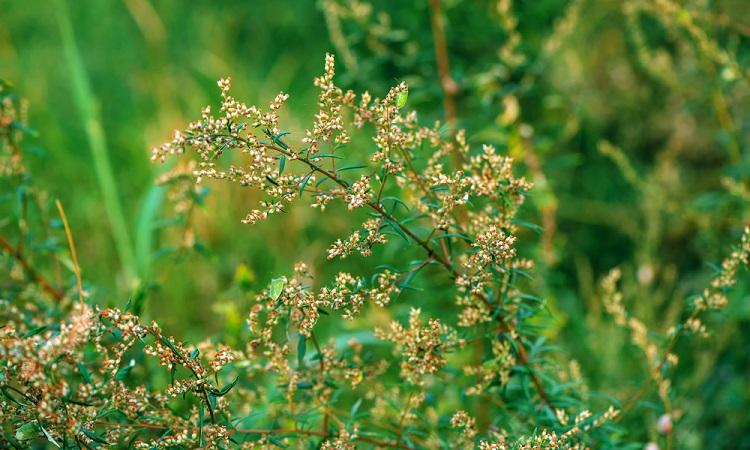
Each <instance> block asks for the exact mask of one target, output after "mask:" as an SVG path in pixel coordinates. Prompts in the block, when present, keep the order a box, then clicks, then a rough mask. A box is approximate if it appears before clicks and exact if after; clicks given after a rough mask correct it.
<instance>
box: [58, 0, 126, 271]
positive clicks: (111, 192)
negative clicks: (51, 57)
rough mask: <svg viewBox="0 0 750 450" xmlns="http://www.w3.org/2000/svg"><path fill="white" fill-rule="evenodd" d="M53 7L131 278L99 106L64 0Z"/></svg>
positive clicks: (101, 185)
mask: <svg viewBox="0 0 750 450" xmlns="http://www.w3.org/2000/svg"><path fill="white" fill-rule="evenodd" d="M55 10H56V13H57V21H58V25H59V27H60V35H61V38H62V45H63V50H64V52H65V57H66V59H67V60H68V69H69V71H70V77H71V82H72V85H73V86H72V87H73V97H74V101H75V103H76V106H77V107H78V113H79V115H80V119H81V121H82V122H83V124H84V127H85V131H86V135H87V138H88V142H89V148H90V150H91V156H92V159H93V162H94V172H95V173H96V178H97V181H98V183H99V189H100V190H101V192H102V196H103V197H104V209H105V211H106V213H107V217H108V219H109V222H110V225H111V226H112V234H113V237H114V240H115V247H116V249H117V254H118V256H119V258H120V264H121V265H122V268H123V270H124V271H125V275H126V278H127V280H128V282H132V281H134V277H135V274H136V273H137V271H136V263H135V255H134V252H133V246H132V243H131V239H130V234H129V232H128V226H127V223H126V221H125V215H124V214H123V211H122V206H121V204H120V199H119V196H118V192H117V185H116V183H115V177H114V173H113V171H112V164H111V163H110V161H109V155H108V150H107V140H106V136H105V133H104V128H103V127H102V122H101V118H100V115H99V107H98V105H97V102H96V99H95V97H94V94H93V92H92V90H91V85H90V83H89V79H88V76H87V74H86V69H85V67H84V65H83V61H82V59H81V54H80V52H79V51H78V46H77V45H76V41H75V34H74V32H73V25H72V23H71V20H70V16H69V14H68V8H67V5H66V3H65V0H57V1H56V2H55Z"/></svg>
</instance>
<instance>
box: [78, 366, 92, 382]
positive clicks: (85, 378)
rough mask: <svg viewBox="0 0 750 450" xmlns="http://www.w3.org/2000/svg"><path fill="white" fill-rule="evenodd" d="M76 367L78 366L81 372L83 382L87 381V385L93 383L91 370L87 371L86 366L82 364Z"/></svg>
mask: <svg viewBox="0 0 750 450" xmlns="http://www.w3.org/2000/svg"><path fill="white" fill-rule="evenodd" d="M76 365H77V366H78V371H79V372H81V376H82V377H83V381H85V382H86V383H87V384H88V383H91V372H89V369H87V368H86V366H84V365H83V363H81V362H77V363H76Z"/></svg>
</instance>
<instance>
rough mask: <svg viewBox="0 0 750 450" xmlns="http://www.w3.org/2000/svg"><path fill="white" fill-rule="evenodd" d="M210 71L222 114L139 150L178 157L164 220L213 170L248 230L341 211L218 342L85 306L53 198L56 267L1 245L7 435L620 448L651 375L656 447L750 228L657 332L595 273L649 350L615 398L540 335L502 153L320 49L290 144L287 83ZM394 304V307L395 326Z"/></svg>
mask: <svg viewBox="0 0 750 450" xmlns="http://www.w3.org/2000/svg"><path fill="white" fill-rule="evenodd" d="M443 81H444V82H445V80H443ZM218 84H219V87H220V90H221V99H222V101H221V106H220V107H219V109H218V111H217V112H216V113H214V112H213V111H212V108H210V107H206V108H205V109H204V110H203V113H202V115H201V118H200V119H199V120H197V121H195V122H193V123H191V124H189V125H188V126H187V127H186V128H185V129H183V130H179V131H177V132H175V135H174V139H173V140H172V141H170V142H168V143H166V144H164V145H162V146H161V147H157V148H155V149H154V150H153V159H155V160H161V161H164V160H166V159H167V158H174V157H177V158H178V159H181V160H182V159H186V160H188V161H187V162H184V164H185V165H184V166H179V168H178V169H176V171H174V172H173V173H172V174H171V175H166V176H165V180H172V181H174V182H175V183H177V184H175V186H174V192H173V196H174V197H173V198H174V199H176V200H177V201H178V205H177V212H178V214H179V215H180V216H181V217H184V214H190V211H191V209H192V206H191V205H192V204H193V202H194V201H195V200H196V198H197V197H196V194H195V193H196V192H197V191H196V188H195V186H194V185H195V184H198V183H207V182H212V181H224V182H229V183H232V184H233V185H235V186H237V188H244V189H247V190H251V191H253V192H255V193H257V194H260V195H261V197H262V199H261V200H260V202H259V204H258V206H256V207H254V208H253V209H251V210H250V211H249V212H247V214H246V216H245V218H244V220H243V221H244V222H245V223H247V224H255V223H257V222H259V221H262V220H266V219H268V218H269V216H271V215H278V214H284V213H285V212H287V211H289V210H290V209H291V208H292V207H294V205H295V204H296V203H303V202H304V203H309V204H310V205H311V206H313V207H315V208H318V209H320V210H321V214H322V213H323V212H324V211H325V212H326V213H327V214H332V215H336V216H337V217H341V218H342V219H343V218H353V220H356V224H357V225H356V226H355V227H354V229H353V230H352V231H351V233H350V234H349V235H348V236H341V237H340V238H339V239H336V240H334V241H333V242H330V245H329V247H328V249H327V251H326V252H325V253H321V254H320V255H318V256H319V258H317V259H314V260H311V261H305V262H300V263H298V264H297V265H295V267H294V268H293V269H290V270H289V272H287V274H286V275H281V276H278V277H276V278H274V279H273V280H272V281H271V282H270V284H269V285H268V286H267V287H266V288H265V289H263V290H262V291H261V292H258V293H257V295H256V296H255V297H254V299H253V300H252V302H251V303H250V305H249V307H248V310H247V311H246V312H245V317H246V327H245V328H243V329H242V330H236V335H235V336H234V337H233V340H234V342H233V343H232V345H229V344H230V339H229V337H228V338H227V339H226V340H221V339H207V340H205V341H203V342H200V343H197V344H189V343H185V342H182V341H181V340H180V339H177V338H175V337H172V336H169V335H167V334H165V333H164V332H163V331H162V328H161V327H160V326H159V325H157V323H156V322H153V321H152V322H150V323H146V322H144V321H142V320H141V319H140V318H139V317H138V315H136V314H133V312H132V311H129V309H130V308H131V307H132V304H128V305H127V306H126V307H125V308H124V309H123V310H120V309H114V308H107V309H101V308H99V307H97V306H95V305H92V304H89V302H88V300H87V298H88V293H87V289H86V287H85V285H84V283H83V282H82V277H81V270H82V269H81V267H80V266H79V264H78V261H77V258H76V256H75V243H74V239H73V233H72V232H71V227H70V226H69V224H68V222H67V219H66V217H65V215H64V213H63V211H62V209H61V208H60V221H61V225H62V227H61V226H59V225H58V226H57V228H58V230H57V232H56V233H57V234H58V235H59V236H60V238H61V241H62V242H67V249H68V250H69V252H70V258H69V259H68V258H67V257H65V258H64V259H63V257H62V255H63V249H57V250H56V252H55V253H53V254H51V255H47V258H46V259H45V260H42V258H41V257H42V256H44V253H43V252H44V251H45V250H44V249H43V248H33V249H25V248H22V247H21V244H18V245H15V246H14V245H13V244H11V240H10V239H9V238H5V237H4V238H3V240H2V243H3V255H4V256H3V258H4V259H3V260H2V263H3V264H4V265H5V266H6V267H8V268H9V270H8V271H7V276H6V275H3V277H4V278H3V280H2V282H3V284H2V285H1V286H0V289H2V290H0V302H1V303H0V308H1V309H0V315H1V316H2V319H3V324H4V325H3V327H2V329H1V334H0V357H1V358H0V360H1V361H2V363H0V391H1V392H2V394H3V397H2V399H0V411H1V412H2V420H1V422H2V437H0V439H2V441H1V442H2V443H3V445H6V446H13V447H17V448H23V447H27V446H30V445H32V443H34V442H44V441H46V442H47V443H48V444H49V445H54V446H56V447H59V448H77V447H106V446H118V445H119V446H133V447H136V448H167V447H169V448H173V447H186V448H197V447H207V448H226V447H235V446H236V447H244V448H274V447H284V446H291V447H293V448H310V447H316V448H328V449H334V448H335V449H351V448H449V447H459V448H481V449H506V448H507V449H511V448H513V449H516V448H520V449H536V448H550V449H552V448H586V447H597V448H598V447H620V448H626V447H627V446H628V445H630V444H631V443H634V442H635V443H637V442H641V438H642V436H643V434H644V433H643V431H642V430H638V429H631V428H629V426H630V425H631V424H633V423H634V422H628V421H623V420H622V418H623V417H624V416H625V417H626V416H627V415H629V414H632V411H633V410H634V407H635V406H636V405H637V404H638V403H639V400H640V399H641V398H642V397H643V396H644V395H645V394H648V393H650V390H651V387H652V386H656V388H657V391H658V393H659V397H660V398H661V400H662V401H663V403H664V415H663V417H662V418H661V419H660V420H659V430H661V431H662V432H663V433H664V434H665V436H667V439H666V442H667V445H668V446H669V445H670V442H671V440H670V436H671V433H672V427H673V423H674V422H675V421H677V420H679V418H680V416H679V414H678V411H675V410H674V409H672V408H671V401H672V399H673V396H674V394H675V393H674V391H673V390H672V389H671V383H670V377H671V374H672V373H673V370H674V367H675V366H676V365H677V364H678V362H679V356H680V355H678V353H677V349H678V345H677V344H678V343H679V338H680V337H682V336H685V335H692V334H699V335H702V334H704V333H705V332H707V329H706V327H705V325H704V324H703V316H704V315H705V314H706V313H707V312H709V311H712V310H720V309H724V308H725V307H726V306H727V304H728V297H727V291H728V289H729V288H730V287H731V286H732V285H734V284H735V279H736V277H737V270H738V269H739V267H740V266H742V265H743V264H746V263H747V259H748V254H750V241H749V239H750V231H747V230H746V231H745V234H744V235H743V238H742V241H741V245H740V246H739V247H738V248H737V249H736V250H735V251H734V252H733V253H732V254H731V255H730V256H729V257H728V258H727V259H725V261H724V262H723V263H722V265H721V266H720V267H718V268H717V274H716V276H715V277H714V279H713V280H714V281H713V282H711V284H710V286H709V287H708V288H707V289H706V290H698V291H697V292H698V296H697V297H695V298H693V299H691V300H690V301H689V302H688V306H689V308H688V309H686V310H685V312H684V313H682V314H681V315H680V319H679V320H678V321H676V324H675V326H674V327H672V328H670V329H668V330H667V331H666V332H665V333H663V334H658V333H657V332H648V331H647V329H646V328H645V326H644V324H643V322H641V321H640V320H639V319H637V318H636V317H635V316H634V315H633V314H632V313H630V312H629V311H628V310H627V309H626V308H625V306H624V302H623V299H624V296H623V295H622V294H621V293H620V291H619V290H618V287H617V281H618V278H619V276H620V272H619V271H617V270H615V271H613V272H612V273H611V275H610V276H608V277H607V278H606V279H605V280H604V282H603V304H604V307H605V309H606V310H607V311H608V312H609V313H610V314H611V315H612V316H613V317H614V321H615V323H617V324H619V325H622V326H623V327H624V328H626V329H627V331H628V333H629V334H630V336H631V338H632V341H633V343H634V344H635V345H636V346H637V347H638V348H639V349H641V350H642V351H643V353H644V354H645V357H646V361H647V364H646V365H647V369H648V370H647V372H646V373H647V375H648V380H649V381H647V382H646V383H644V385H643V386H642V387H641V388H640V389H638V390H634V391H633V392H631V393H629V395H628V396H626V397H624V398H611V397H608V396H607V394H608V393H611V394H614V396H615V397H616V396H617V395H620V393H621V390H620V389H617V388H616V387H615V386H614V382H613V383H612V385H611V386H610V389H608V388H607V386H609V384H608V383H607V381H606V380H600V381H599V382H598V383H597V385H598V386H604V387H603V388H597V389H591V388H590V387H587V386H586V385H585V383H584V382H583V380H582V379H581V374H580V368H579V366H578V365H577V364H576V363H575V362H570V361H566V360H567V359H568V355H567V354H566V353H565V352H564V351H559V350H556V349H555V347H553V346H552V345H550V343H549V342H548V339H547V338H546V337H545V336H544V335H545V333H546V332H547V331H548V330H547V329H546V327H547V326H551V325H550V324H549V323H548V322H546V321H544V320H542V321H540V320H539V319H540V316H543V315H544V309H545V308H544V307H545V301H544V300H543V299H541V298H539V297H538V296H536V295H534V294H535V290H534V289H535V287H534V284H533V282H530V281H529V280H530V279H531V280H533V273H534V264H533V263H532V261H531V260H530V259H528V258H526V257H524V255H523V254H522V253H521V250H519V249H520V248H522V247H520V245H519V244H520V243H519V241H518V237H519V236H520V235H522V230H523V229H524V227H528V226H529V225H527V224H526V223H525V222H523V221H522V220H520V218H519V217H518V213H519V210H520V208H521V207H522V205H523V203H524V201H525V199H526V197H527V195H528V192H529V189H530V188H531V183H529V182H527V181H526V179H525V178H523V177H520V176H517V175H516V174H514V166H513V162H512V159H511V158H510V157H509V156H506V155H505V154H504V153H503V152H500V151H499V150H498V149H496V148H495V147H493V146H490V145H481V146H476V145H471V144H470V143H469V142H468V140H467V137H466V134H465V132H463V131H462V130H460V129H458V128H452V126H451V128H449V129H447V130H446V129H444V128H443V127H441V125H440V123H439V122H438V123H434V124H433V125H431V126H429V127H425V126H422V125H420V122H419V121H418V119H417V114H416V113H415V112H413V111H409V110H408V108H407V105H409V104H410V99H409V92H410V91H409V89H408V88H407V85H406V83H403V82H401V83H398V84H396V86H394V87H392V88H391V89H390V90H389V91H388V92H387V94H386V95H385V96H384V97H382V98H374V97H373V96H372V95H371V94H369V93H368V92H364V93H362V94H360V95H357V94H355V93H354V92H353V91H349V90H344V89H341V88H340V87H338V85H337V84H336V83H335V82H334V58H333V56H332V55H328V56H327V57H326V62H325V72H324V74H323V75H322V76H320V77H318V78H317V79H316V80H315V85H316V86H317V87H318V88H319V89H320V95H319V103H318V106H319V111H318V113H317V114H316V115H315V119H314V122H313V123H312V125H311V126H310V127H309V128H308V129H307V131H306V133H305V136H304V137H303V138H301V139H296V140H294V139H292V137H291V136H289V134H288V133H287V132H286V131H285V129H284V126H283V120H282V118H281V115H280V114H281V110H282V107H283V104H284V102H285V101H286V100H287V99H288V96H287V95H286V94H284V93H281V94H279V95H278V96H277V97H276V98H275V99H274V100H273V101H272V102H271V103H270V105H269V106H268V108H266V109H261V108H259V107H256V106H251V105H247V104H245V103H243V102H241V101H239V100H237V99H236V98H234V97H233V96H232V95H231V93H230V81H229V79H224V80H221V81H219V83H218ZM0 95H2V97H3V98H2V101H3V103H2V108H3V109H2V115H1V116H0V125H2V128H0V137H1V138H2V143H3V147H2V158H3V160H2V161H3V166H2V170H3V174H4V178H3V182H4V183H8V184H9V185H12V186H20V185H22V183H24V182H25V181H24V180H26V177H25V171H24V170H23V165H22V158H21V156H22V152H21V147H20V144H19V142H20V141H19V139H20V137H21V135H22V134H23V132H24V130H25V127H24V126H23V125H22V123H23V120H21V119H22V115H23V114H22V109H21V108H20V107H19V102H18V100H17V99H16V98H15V96H14V94H13V93H12V92H10V91H9V90H8V89H7V87H5V86H3V90H2V91H0ZM183 183H184V184H183ZM58 205H59V204H58ZM226 207H228V208H234V206H233V205H226ZM40 209H42V210H43V208H40ZM238 214H239V212H238ZM11 216H12V217H23V216H19V215H18V214H17V213H14V214H13V215H11ZM16 223H17V224H18V226H15V224H16ZM183 223H187V226H186V228H185V230H188V228H189V222H183ZM26 229H27V224H26V222H25V220H22V221H19V222H14V223H10V222H9V223H7V224H3V227H2V230H3V235H5V233H6V232H9V231H13V232H14V233H16V234H18V235H19V236H20V238H21V239H20V241H24V242H25V241H27V240H28V239H29V237H28V234H27V233H26V231H25V230H26ZM184 233H187V234H184ZM184 233H183V236H189V233H190V232H189V230H188V231H185V232H184ZM187 240H188V241H190V238H189V237H188V238H187ZM273 248H274V243H273V242H269V243H268V249H269V251H273ZM389 249H390V250H391V251H389V252H387V251H386V250H389ZM40 252H41V254H40ZM32 253H33V254H34V259H31V256H32ZM354 255H359V256H354ZM353 257H363V258H368V259H367V261H370V269H369V270H368V271H367V272H364V273H356V274H352V273H350V272H349V271H337V272H336V274H335V276H334V277H333V278H332V279H331V280H326V279H321V278H320V277H319V276H317V274H318V273H321V272H323V270H322V268H323V267H324V266H330V265H335V264H339V262H340V260H342V259H345V258H353ZM58 260H59V261H61V262H63V265H65V266H67V269H68V271H69V272H71V274H72V276H70V277H68V282H67V283H66V282H62V281H61V280H59V279H57V280H55V281H54V282H53V281H49V278H47V276H46V274H47V273H48V272H49V271H50V270H52V268H51V267H49V266H52V265H53V264H50V261H52V262H54V261H58ZM38 261H39V262H40V263H41V264H40V265H37V262H38ZM334 267H337V266H334ZM60 278H61V277H60ZM409 291H416V293H414V295H408V293H409ZM406 298H408V301H409V304H408V305H402V303H403V302H405V301H407V300H405V299H406ZM186 305H189V299H186ZM401 306H406V308H405V309H404V308H401V310H405V311H407V314H404V315H402V316H400V317H395V318H392V317H391V316H392V314H390V311H393V310H394V308H397V307H401ZM396 311H398V309H396ZM438 311H439V315H438V314H436V313H437V312H438ZM365 319H367V320H365ZM323 322H327V325H328V326H327V327H326V331H327V336H326V339H323V337H322V336H321V335H320V334H319V330H320V329H321V323H323ZM372 323H375V324H376V325H375V327H374V329H373V328H372V327H371V326H370V324H372ZM589 338H590V339H593V340H595V339H597V336H595V335H592V336H590V337H589ZM561 362H565V363H564V364H561Z"/></svg>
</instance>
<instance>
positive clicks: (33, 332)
mask: <svg viewBox="0 0 750 450" xmlns="http://www.w3.org/2000/svg"><path fill="white" fill-rule="evenodd" d="M47 328H48V326H47V325H42V326H41V327H36V328H34V329H33V330H29V331H27V332H26V333H24V334H23V336H22V337H25V338H27V337H31V336H34V335H37V334H39V333H41V332H43V331H44V330H46V329H47Z"/></svg>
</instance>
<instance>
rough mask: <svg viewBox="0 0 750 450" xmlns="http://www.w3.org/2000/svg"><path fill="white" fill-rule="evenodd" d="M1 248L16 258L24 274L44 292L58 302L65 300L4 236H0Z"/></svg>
mask: <svg viewBox="0 0 750 450" xmlns="http://www.w3.org/2000/svg"><path fill="white" fill-rule="evenodd" d="M0 248H2V249H3V250H5V252H6V253H8V254H9V255H11V256H13V258H15V260H16V261H17V262H18V263H19V264H20V265H21V267H22V268H23V270H24V272H26V274H27V275H28V276H29V277H30V278H32V279H33V280H34V281H35V282H36V283H37V284H38V285H39V287H40V288H42V290H43V291H44V292H46V293H48V294H49V295H50V296H52V298H54V299H55V300H57V301H62V299H63V298H65V295H64V294H63V293H62V292H60V291H59V290H57V289H55V288H53V287H52V285H51V284H50V283H49V282H48V281H47V280H46V279H45V278H44V277H43V276H41V275H40V274H39V272H37V271H36V270H35V269H34V267H32V265H31V264H30V263H29V261H28V260H26V258H24V256H23V255H22V254H21V252H19V251H18V250H16V248H15V247H13V245H11V243H10V242H8V240H7V239H5V238H4V237H2V236H0Z"/></svg>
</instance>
